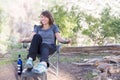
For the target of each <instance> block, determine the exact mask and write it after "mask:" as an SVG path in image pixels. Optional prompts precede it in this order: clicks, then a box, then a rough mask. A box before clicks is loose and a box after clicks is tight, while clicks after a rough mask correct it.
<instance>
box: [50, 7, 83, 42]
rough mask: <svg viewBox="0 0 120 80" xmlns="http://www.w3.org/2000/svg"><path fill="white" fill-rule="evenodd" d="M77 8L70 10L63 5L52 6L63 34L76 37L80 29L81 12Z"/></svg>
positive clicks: (56, 21)
mask: <svg viewBox="0 0 120 80" xmlns="http://www.w3.org/2000/svg"><path fill="white" fill-rule="evenodd" d="M76 10H77V8H76V7H72V8H71V10H68V9H67V8H66V7H65V6H63V5H62V6H59V5H55V6H53V7H52V8H51V12H52V13H53V15H54V19H55V23H56V24H57V25H58V26H59V28H60V31H61V34H62V36H64V37H66V38H76V32H77V31H78V30H79V29H80V25H79V21H80V15H81V14H80V12H79V13H78V12H77V11H76ZM74 41H75V40H74Z"/></svg>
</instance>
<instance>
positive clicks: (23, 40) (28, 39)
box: [19, 32, 36, 43]
mask: <svg viewBox="0 0 120 80" xmlns="http://www.w3.org/2000/svg"><path fill="white" fill-rule="evenodd" d="M35 34H36V33H35V32H32V33H31V35H30V36H29V37H27V38H21V39H20V40H19V42H20V43H24V42H26V43H27V42H31V41H32V38H33V36H34V35H35Z"/></svg>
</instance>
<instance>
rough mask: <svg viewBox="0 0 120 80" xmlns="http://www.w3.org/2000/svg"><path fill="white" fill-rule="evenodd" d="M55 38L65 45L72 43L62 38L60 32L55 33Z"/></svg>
mask: <svg viewBox="0 0 120 80" xmlns="http://www.w3.org/2000/svg"><path fill="white" fill-rule="evenodd" d="M55 36H56V38H57V40H58V41H59V42H60V43H63V44H68V43H70V40H66V39H64V38H62V37H61V35H60V33H59V32H57V33H55Z"/></svg>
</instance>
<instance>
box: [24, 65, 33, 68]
mask: <svg viewBox="0 0 120 80" xmlns="http://www.w3.org/2000/svg"><path fill="white" fill-rule="evenodd" d="M25 67H26V68H27V69H32V68H33V66H32V65H30V64H27V65H26V66H25Z"/></svg>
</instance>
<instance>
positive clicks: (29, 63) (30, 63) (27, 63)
mask: <svg viewBox="0 0 120 80" xmlns="http://www.w3.org/2000/svg"><path fill="white" fill-rule="evenodd" d="M25 67H26V68H27V69H32V68H33V59H32V58H28V59H27V61H26V64H25Z"/></svg>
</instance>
